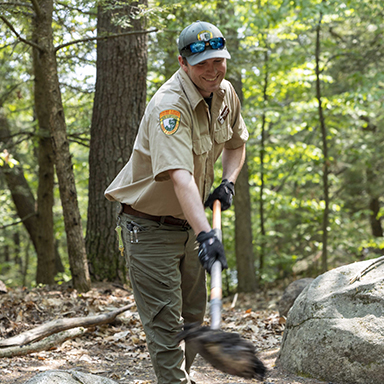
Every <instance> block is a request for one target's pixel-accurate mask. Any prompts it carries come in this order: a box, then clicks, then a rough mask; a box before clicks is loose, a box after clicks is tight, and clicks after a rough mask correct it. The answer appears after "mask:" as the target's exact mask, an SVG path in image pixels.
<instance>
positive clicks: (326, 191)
mask: <svg viewBox="0 0 384 384" xmlns="http://www.w3.org/2000/svg"><path fill="white" fill-rule="evenodd" d="M322 19H323V14H322V13H321V12H320V18H319V22H318V24H317V27H316V54H315V58H316V98H317V101H318V112H319V122H320V128H321V137H322V145H323V192H324V202H325V207H324V212H323V235H322V243H323V250H322V257H321V269H322V271H323V272H326V271H327V270H328V223H329V183H328V143H327V127H326V125H325V119H324V113H323V105H322V95H321V81H320V73H321V71H320V50H321V22H322Z"/></svg>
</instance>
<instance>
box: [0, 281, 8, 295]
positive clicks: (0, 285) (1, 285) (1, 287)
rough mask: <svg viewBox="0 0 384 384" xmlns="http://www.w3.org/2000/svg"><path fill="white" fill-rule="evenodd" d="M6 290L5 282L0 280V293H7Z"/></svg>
mask: <svg viewBox="0 0 384 384" xmlns="http://www.w3.org/2000/svg"><path fill="white" fill-rule="evenodd" d="M7 292H8V290H7V287H6V286H5V284H4V283H3V282H2V281H1V280H0V293H7Z"/></svg>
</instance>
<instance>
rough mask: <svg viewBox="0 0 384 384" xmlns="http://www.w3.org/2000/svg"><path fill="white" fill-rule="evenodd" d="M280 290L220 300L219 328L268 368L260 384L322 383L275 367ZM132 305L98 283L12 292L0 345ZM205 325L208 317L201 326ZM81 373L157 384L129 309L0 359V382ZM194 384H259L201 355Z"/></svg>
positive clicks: (0, 300) (5, 301) (5, 297)
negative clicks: (247, 345)
mask: <svg viewBox="0 0 384 384" xmlns="http://www.w3.org/2000/svg"><path fill="white" fill-rule="evenodd" d="M281 294H282V290H281V289H280V290H279V289H276V288H275V289H269V290H268V291H265V292H260V293H258V294H249V295H248V294H247V295H239V296H238V298H237V300H236V302H235V301H234V299H233V297H232V298H228V299H225V300H224V301H223V311H222V314H223V322H222V329H223V330H224V331H226V332H237V333H240V335H241V336H242V337H243V338H245V339H248V340H250V341H251V342H252V343H253V344H254V345H255V346H256V349H257V351H258V357H259V358H260V359H261V360H262V361H263V362H264V364H265V366H266V367H267V369H268V373H267V376H266V378H265V381H264V383H265V384H298V383H301V384H322V383H324V382H322V381H318V380H315V379H309V378H301V377H297V376H295V375H292V374H289V373H288V372H285V371H283V370H282V369H281V368H279V367H278V366H276V365H275V361H276V358H277V355H278V352H279V347H280V343H281V340H282V334H283V332H284V324H283V321H282V320H281V319H280V317H279V314H278V312H277V302H278V300H279V299H280V297H281ZM132 302H133V296H132V294H131V292H130V291H129V290H127V289H125V288H124V287H118V286H115V285H112V284H100V285H98V286H96V287H94V288H93V289H92V290H91V291H89V292H87V293H85V294H78V293H77V292H76V291H75V290H73V289H70V288H68V287H64V286H57V287H54V288H51V289H48V288H36V289H32V290H26V289H15V290H8V293H6V294H2V295H1V296H0V308H1V311H0V340H1V339H6V338H9V337H11V336H14V335H17V334H19V333H21V332H24V331H26V330H29V329H32V328H35V327H36V326H38V325H40V324H42V323H45V322H48V321H51V320H55V319H58V318H74V317H83V316H89V315H97V314H101V313H103V312H106V311H112V310H115V309H117V308H120V307H122V306H125V305H127V304H129V303H132ZM208 320H209V319H208V318H207V321H208ZM54 369H60V370H72V369H76V370H80V371H82V372H84V373H91V374H95V375H101V376H104V377H109V378H111V379H113V380H115V381H116V382H117V383H121V384H126V383H134V384H152V383H156V379H155V374H154V371H153V369H152V366H151V362H150V358H149V354H148V350H147V347H146V343H145V334H144V332H143V329H142V326H141V323H140V320H139V317H138V314H137V312H136V311H135V307H133V308H131V310H129V311H126V312H124V313H122V314H121V315H119V316H118V317H117V318H116V319H115V320H114V322H113V323H111V324H105V325H100V326H96V327H93V328H92V329H90V331H89V332H88V333H86V334H85V335H83V336H81V337H78V338H75V339H71V340H67V341H65V342H64V343H62V344H61V345H59V346H57V347H56V348H54V349H52V350H49V351H42V352H35V353H31V354H29V355H26V356H21V357H12V358H2V359H0V382H1V383H2V384H11V383H12V384H22V383H24V382H26V381H27V380H28V379H30V378H31V377H33V376H35V375H37V374H38V373H40V372H44V371H48V370H54ZM192 378H193V379H194V380H195V381H196V382H197V383H198V384H217V383H231V384H235V383H244V384H248V383H249V384H250V383H258V382H259V381H257V380H256V379H251V380H247V379H242V378H238V377H235V376H230V375H226V374H224V373H222V372H220V371H218V370H216V369H214V368H212V367H211V366H210V365H209V364H208V363H207V362H206V361H205V360H203V359H202V358H201V357H200V356H198V357H197V359H196V360H195V363H194V365H193V367H192Z"/></svg>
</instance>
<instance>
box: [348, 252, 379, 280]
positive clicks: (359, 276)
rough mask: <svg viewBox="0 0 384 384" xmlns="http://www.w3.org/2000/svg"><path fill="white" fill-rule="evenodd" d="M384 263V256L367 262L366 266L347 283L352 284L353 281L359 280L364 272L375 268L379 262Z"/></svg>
mask: <svg viewBox="0 0 384 384" xmlns="http://www.w3.org/2000/svg"><path fill="white" fill-rule="evenodd" d="M383 263H384V256H380V257H379V258H377V259H376V260H375V261H374V262H373V263H371V264H369V265H368V267H367V268H365V269H363V270H362V271H360V272H359V273H357V274H356V275H355V276H354V277H352V278H351V279H350V280H349V284H353V283H354V282H355V281H359V280H360V279H361V278H362V277H363V276H364V275H365V274H367V273H368V272H370V271H371V270H372V269H374V268H376V267H377V266H379V265H380V264H383Z"/></svg>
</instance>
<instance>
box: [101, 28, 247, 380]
mask: <svg viewBox="0 0 384 384" xmlns="http://www.w3.org/2000/svg"><path fill="white" fill-rule="evenodd" d="M178 48H179V53H180V56H179V58H178V60H179V64H180V69H179V70H178V71H177V72H176V73H175V74H174V75H173V76H172V78H171V79H170V80H168V81H167V82H166V83H165V84H164V85H163V86H162V87H161V88H160V89H159V90H158V91H157V93H156V94H155V95H154V97H153V98H152V100H151V101H150V103H149V104H148V106H147V109H146V111H145V114H144V117H143V119H142V121H141V124H140V128H139V131H138V135H137V138H136V141H135V145H134V148H133V152H132V156H131V158H130V160H129V162H128V163H127V164H126V166H125V167H124V168H123V169H122V171H121V172H120V173H119V174H118V175H117V177H116V179H115V180H114V181H113V182H112V183H111V185H110V186H109V187H108V189H107V190H106V192H105V195H106V197H107V198H108V199H109V200H112V201H118V202H120V203H121V214H120V216H119V217H120V220H121V223H122V227H123V229H124V230H125V232H123V235H124V245H125V249H126V251H127V259H128V265H129V273H130V280H131V283H132V287H133V291H134V296H135V300H136V303H137V308H138V311H139V314H140V318H141V320H142V323H143V326H144V330H145V333H146V338H147V344H148V349H149V352H150V355H151V360H152V364H153V367H154V369H155V372H156V376H157V379H158V383H159V384H174V383H175V384H176V383H191V382H193V381H191V379H190V377H189V370H190V367H191V364H192V362H193V359H194V357H195V354H196V352H195V351H192V350H191V348H189V346H188V344H187V345H186V346H185V345H181V346H178V345H177V342H176V341H175V339H176V335H177V334H178V332H180V330H181V327H182V324H183V322H185V323H193V322H200V323H201V322H202V321H203V318H204V312H205V307H206V279H205V270H207V271H208V273H210V268H211V266H212V264H213V262H214V261H216V260H217V259H218V260H220V261H221V263H222V266H223V268H227V261H226V258H225V254H224V249H223V246H222V244H221V242H220V240H219V239H218V238H217V237H216V236H215V234H214V232H213V231H212V228H211V226H210V224H209V222H208V220H207V218H206V215H205V212H204V204H203V202H205V205H206V206H210V207H211V208H212V204H213V201H214V200H215V199H219V200H220V201H221V203H222V210H224V209H227V208H229V207H230V205H231V203H232V196H233V195H234V184H235V181H236V179H237V176H238V174H239V172H240V170H241V167H242V165H243V162H244V157H245V142H246V140H247V139H248V132H247V129H246V127H245V124H244V121H243V119H242V117H241V114H240V102H239V99H238V97H237V95H236V93H235V91H234V89H233V87H232V85H231V84H230V83H229V82H228V81H226V80H224V76H225V74H226V69H227V67H226V60H227V59H230V57H231V56H230V54H229V52H228V50H227V49H226V47H225V39H224V37H223V35H222V34H221V32H220V31H219V29H218V28H216V27H215V26H214V25H212V24H210V23H206V22H201V21H197V22H195V23H193V24H191V25H189V26H188V27H187V28H185V29H184V30H183V31H182V32H181V34H180V37H179V41H178ZM220 154H222V166H223V182H222V183H221V184H220V186H219V187H217V188H216V189H215V190H214V191H213V192H212V194H209V191H210V189H211V187H212V184H213V180H214V163H215V162H216V160H217V159H218V158H219V156H220ZM196 236H197V238H196ZM196 239H197V242H198V244H197V243H196ZM199 260H200V262H199ZM202 267H203V268H202Z"/></svg>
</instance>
